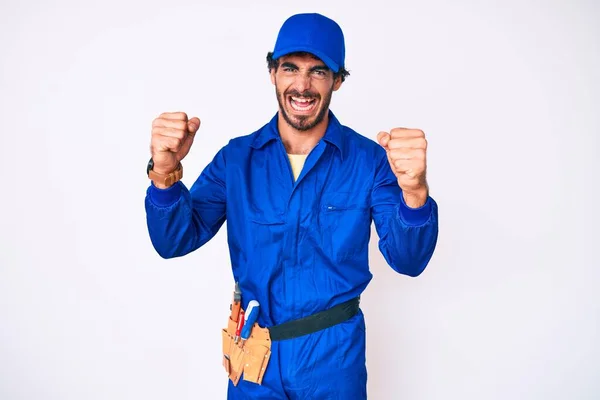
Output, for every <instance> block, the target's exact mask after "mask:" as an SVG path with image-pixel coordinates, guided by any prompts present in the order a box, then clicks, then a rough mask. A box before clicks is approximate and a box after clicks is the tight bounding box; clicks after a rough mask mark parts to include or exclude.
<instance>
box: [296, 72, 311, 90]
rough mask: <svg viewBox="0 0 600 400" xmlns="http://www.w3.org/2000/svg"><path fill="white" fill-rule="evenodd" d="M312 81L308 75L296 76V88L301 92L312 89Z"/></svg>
mask: <svg viewBox="0 0 600 400" xmlns="http://www.w3.org/2000/svg"><path fill="white" fill-rule="evenodd" d="M310 86H311V80H310V76H309V75H308V74H296V80H295V81H294V88H295V89H296V90H297V91H298V92H300V93H304V91H306V90H308V89H310Z"/></svg>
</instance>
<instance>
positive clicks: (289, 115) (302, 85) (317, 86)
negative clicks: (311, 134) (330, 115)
mask: <svg viewBox="0 0 600 400" xmlns="http://www.w3.org/2000/svg"><path fill="white" fill-rule="evenodd" d="M271 82H273V84H274V85H275V92H276V94H277V101H278V102H279V110H280V111H281V114H282V115H283V118H284V119H285V120H286V122H287V123H288V124H289V125H290V126H291V127H293V128H294V129H297V130H299V131H307V130H309V129H312V128H314V127H315V126H317V125H318V124H319V123H321V122H322V121H323V119H324V118H325V116H326V115H327V112H328V110H329V103H330V102H331V95H332V93H333V92H334V91H336V90H338V89H339V88H340V86H341V83H342V82H341V78H339V77H338V78H337V79H334V77H333V71H331V70H330V69H329V68H328V67H327V66H326V65H325V63H323V61H321V60H319V59H317V58H315V57H313V56H311V55H308V54H307V55H294V54H292V55H289V56H283V57H281V58H280V59H279V67H278V68H277V70H276V71H275V70H271Z"/></svg>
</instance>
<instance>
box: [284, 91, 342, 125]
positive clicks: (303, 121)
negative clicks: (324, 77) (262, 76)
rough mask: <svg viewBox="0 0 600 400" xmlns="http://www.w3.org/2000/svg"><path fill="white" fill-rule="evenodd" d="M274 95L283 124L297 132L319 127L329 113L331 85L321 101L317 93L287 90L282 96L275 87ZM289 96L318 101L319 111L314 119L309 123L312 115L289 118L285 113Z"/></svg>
mask: <svg viewBox="0 0 600 400" xmlns="http://www.w3.org/2000/svg"><path fill="white" fill-rule="evenodd" d="M275 93H276V95H277V102H278V103H279V110H280V112H281V115H283V119H284V120H285V122H287V123H288V125H289V126H291V127H292V128H294V129H296V130H298V131H308V130H310V129H312V128H314V127H315V126H317V125H319V124H320V123H321V122H323V119H325V115H326V114H327V112H328V111H329V104H330V103H331V96H332V94H333V85H332V86H331V88H330V90H329V92H328V93H327V94H326V95H325V97H324V98H323V99H321V96H320V95H319V94H318V93H313V92H311V91H309V90H305V91H304V92H303V93H300V92H299V91H297V90H293V89H292V90H288V91H286V92H285V93H283V95H282V94H281V92H280V91H279V90H278V89H277V86H275ZM289 96H294V97H303V98H306V99H314V100H315V101H320V100H322V101H320V107H321V108H320V109H319V110H318V112H317V115H316V116H315V117H314V119H313V120H312V121H311V118H313V116H312V115H294V116H291V115H290V114H289V113H288V112H287V111H286V105H289V103H288V101H287V99H288V97H289Z"/></svg>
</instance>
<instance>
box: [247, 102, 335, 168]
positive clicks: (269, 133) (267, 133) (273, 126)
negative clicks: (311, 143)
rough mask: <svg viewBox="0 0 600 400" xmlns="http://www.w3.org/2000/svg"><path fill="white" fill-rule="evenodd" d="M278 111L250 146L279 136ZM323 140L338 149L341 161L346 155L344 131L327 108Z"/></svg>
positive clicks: (255, 146) (257, 146)
mask: <svg viewBox="0 0 600 400" xmlns="http://www.w3.org/2000/svg"><path fill="white" fill-rule="evenodd" d="M278 115H279V114H278V113H276V114H275V115H274V116H273V118H272V119H271V121H269V123H268V124H267V125H265V126H264V127H263V128H262V129H261V130H260V131H259V132H258V134H257V135H256V136H255V137H254V140H253V141H252V144H251V146H252V147H253V148H255V149H260V148H262V147H264V146H265V145H266V144H267V143H269V142H271V141H272V140H278V139H280V138H281V136H280V135H279V129H278V128H277V117H278ZM323 140H325V141H326V142H328V143H331V144H332V145H334V146H335V147H336V148H337V149H338V150H339V151H340V156H341V158H342V161H343V160H344V158H345V157H346V153H347V152H346V143H345V141H344V131H343V129H342V125H341V124H340V121H338V119H337V118H336V117H335V115H334V114H333V112H332V111H331V110H329V123H328V125H327V130H326V131H325V135H323Z"/></svg>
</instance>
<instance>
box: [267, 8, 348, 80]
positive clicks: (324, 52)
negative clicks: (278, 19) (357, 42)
mask: <svg viewBox="0 0 600 400" xmlns="http://www.w3.org/2000/svg"><path fill="white" fill-rule="evenodd" d="M296 51H306V52H308V53H312V54H314V55H315V56H317V57H319V58H320V59H321V60H322V61H323V62H324V63H325V64H326V65H327V66H328V67H329V68H331V70H333V72H338V71H339V69H340V67H343V66H344V62H345V61H344V59H345V56H346V46H345V43H344V33H343V32H342V29H341V28H340V26H339V25H338V24H337V22H335V21H333V20H332V19H330V18H327V17H325V16H323V15H321V14H317V13H306V14H296V15H292V16H291V17H289V18H288V19H287V20H286V21H285V22H284V23H283V25H282V26H281V29H280V30H279V34H278V35H277V41H276V42H275V49H274V50H273V58H274V59H278V58H279V57H281V56H284V55H286V54H289V53H293V52H296Z"/></svg>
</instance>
